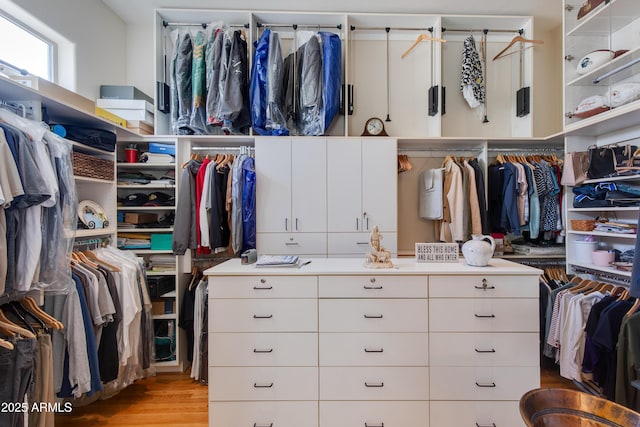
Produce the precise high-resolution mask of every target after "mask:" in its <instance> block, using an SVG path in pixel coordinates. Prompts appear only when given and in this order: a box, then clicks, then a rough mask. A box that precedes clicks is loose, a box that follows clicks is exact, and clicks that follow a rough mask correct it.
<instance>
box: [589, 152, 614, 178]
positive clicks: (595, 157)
mask: <svg viewBox="0 0 640 427" xmlns="http://www.w3.org/2000/svg"><path fill="white" fill-rule="evenodd" d="M615 173H616V164H615V157H614V154H613V149H612V148H611V147H591V148H589V169H588V170H587V176H588V177H589V178H591V179H594V178H606V177H608V176H612V175H615Z"/></svg>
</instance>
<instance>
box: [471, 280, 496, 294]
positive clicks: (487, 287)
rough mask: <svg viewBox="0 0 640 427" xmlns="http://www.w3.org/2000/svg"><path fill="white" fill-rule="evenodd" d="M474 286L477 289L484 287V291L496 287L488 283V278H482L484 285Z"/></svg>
mask: <svg viewBox="0 0 640 427" xmlns="http://www.w3.org/2000/svg"><path fill="white" fill-rule="evenodd" d="M474 288H476V289H482V290H483V291H486V290H487V289H495V288H496V287H495V286H489V285H488V284H487V279H482V286H477V285H475V286H474Z"/></svg>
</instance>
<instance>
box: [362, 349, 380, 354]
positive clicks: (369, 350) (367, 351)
mask: <svg viewBox="0 0 640 427" xmlns="http://www.w3.org/2000/svg"><path fill="white" fill-rule="evenodd" d="M383 351H384V349H383V348H365V349H364V352H365V353H382V352H383Z"/></svg>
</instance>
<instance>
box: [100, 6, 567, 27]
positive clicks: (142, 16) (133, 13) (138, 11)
mask: <svg viewBox="0 0 640 427" xmlns="http://www.w3.org/2000/svg"><path fill="white" fill-rule="evenodd" d="M102 1H103V2H104V3H105V4H106V5H107V6H108V7H109V8H111V9H112V10H113V11H114V12H115V13H116V14H117V15H119V16H120V17H121V18H122V19H123V20H124V21H125V22H126V23H127V24H140V23H149V22H151V21H152V19H153V11H154V10H155V9H158V8H180V9H228V10H256V11H260V10H262V11H264V10H269V11H301V12H312V11H315V12H354V13H370V12H376V13H425V14H430V13H431V14H442V15H447V14H450V15H519V16H533V17H534V22H535V24H536V27H538V28H540V29H543V30H546V29H554V28H556V27H558V26H560V25H561V22H562V2H560V1H558V0H511V1H505V0H482V1H472V0H429V1H428V2H427V1H424V0H423V1H417V0H351V1H349V2H347V1H345V0H318V1H313V2H312V1H300V0H270V1H268V2H265V1H264V0H233V1H228V2H221V1H215V0H213V1H212V0H135V1H131V0H102ZM265 3H266V4H268V6H265Z"/></svg>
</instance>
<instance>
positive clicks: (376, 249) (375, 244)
mask: <svg viewBox="0 0 640 427" xmlns="http://www.w3.org/2000/svg"><path fill="white" fill-rule="evenodd" d="M381 240H382V234H380V231H379V230H378V226H377V225H376V226H374V227H373V230H372V231H371V234H370V236H369V246H370V247H371V251H370V252H369V253H367V254H366V257H365V263H364V265H365V267H368V268H393V262H391V252H389V251H387V250H386V249H385V248H384V247H383V246H382V244H381V243H380V241H381Z"/></svg>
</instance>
